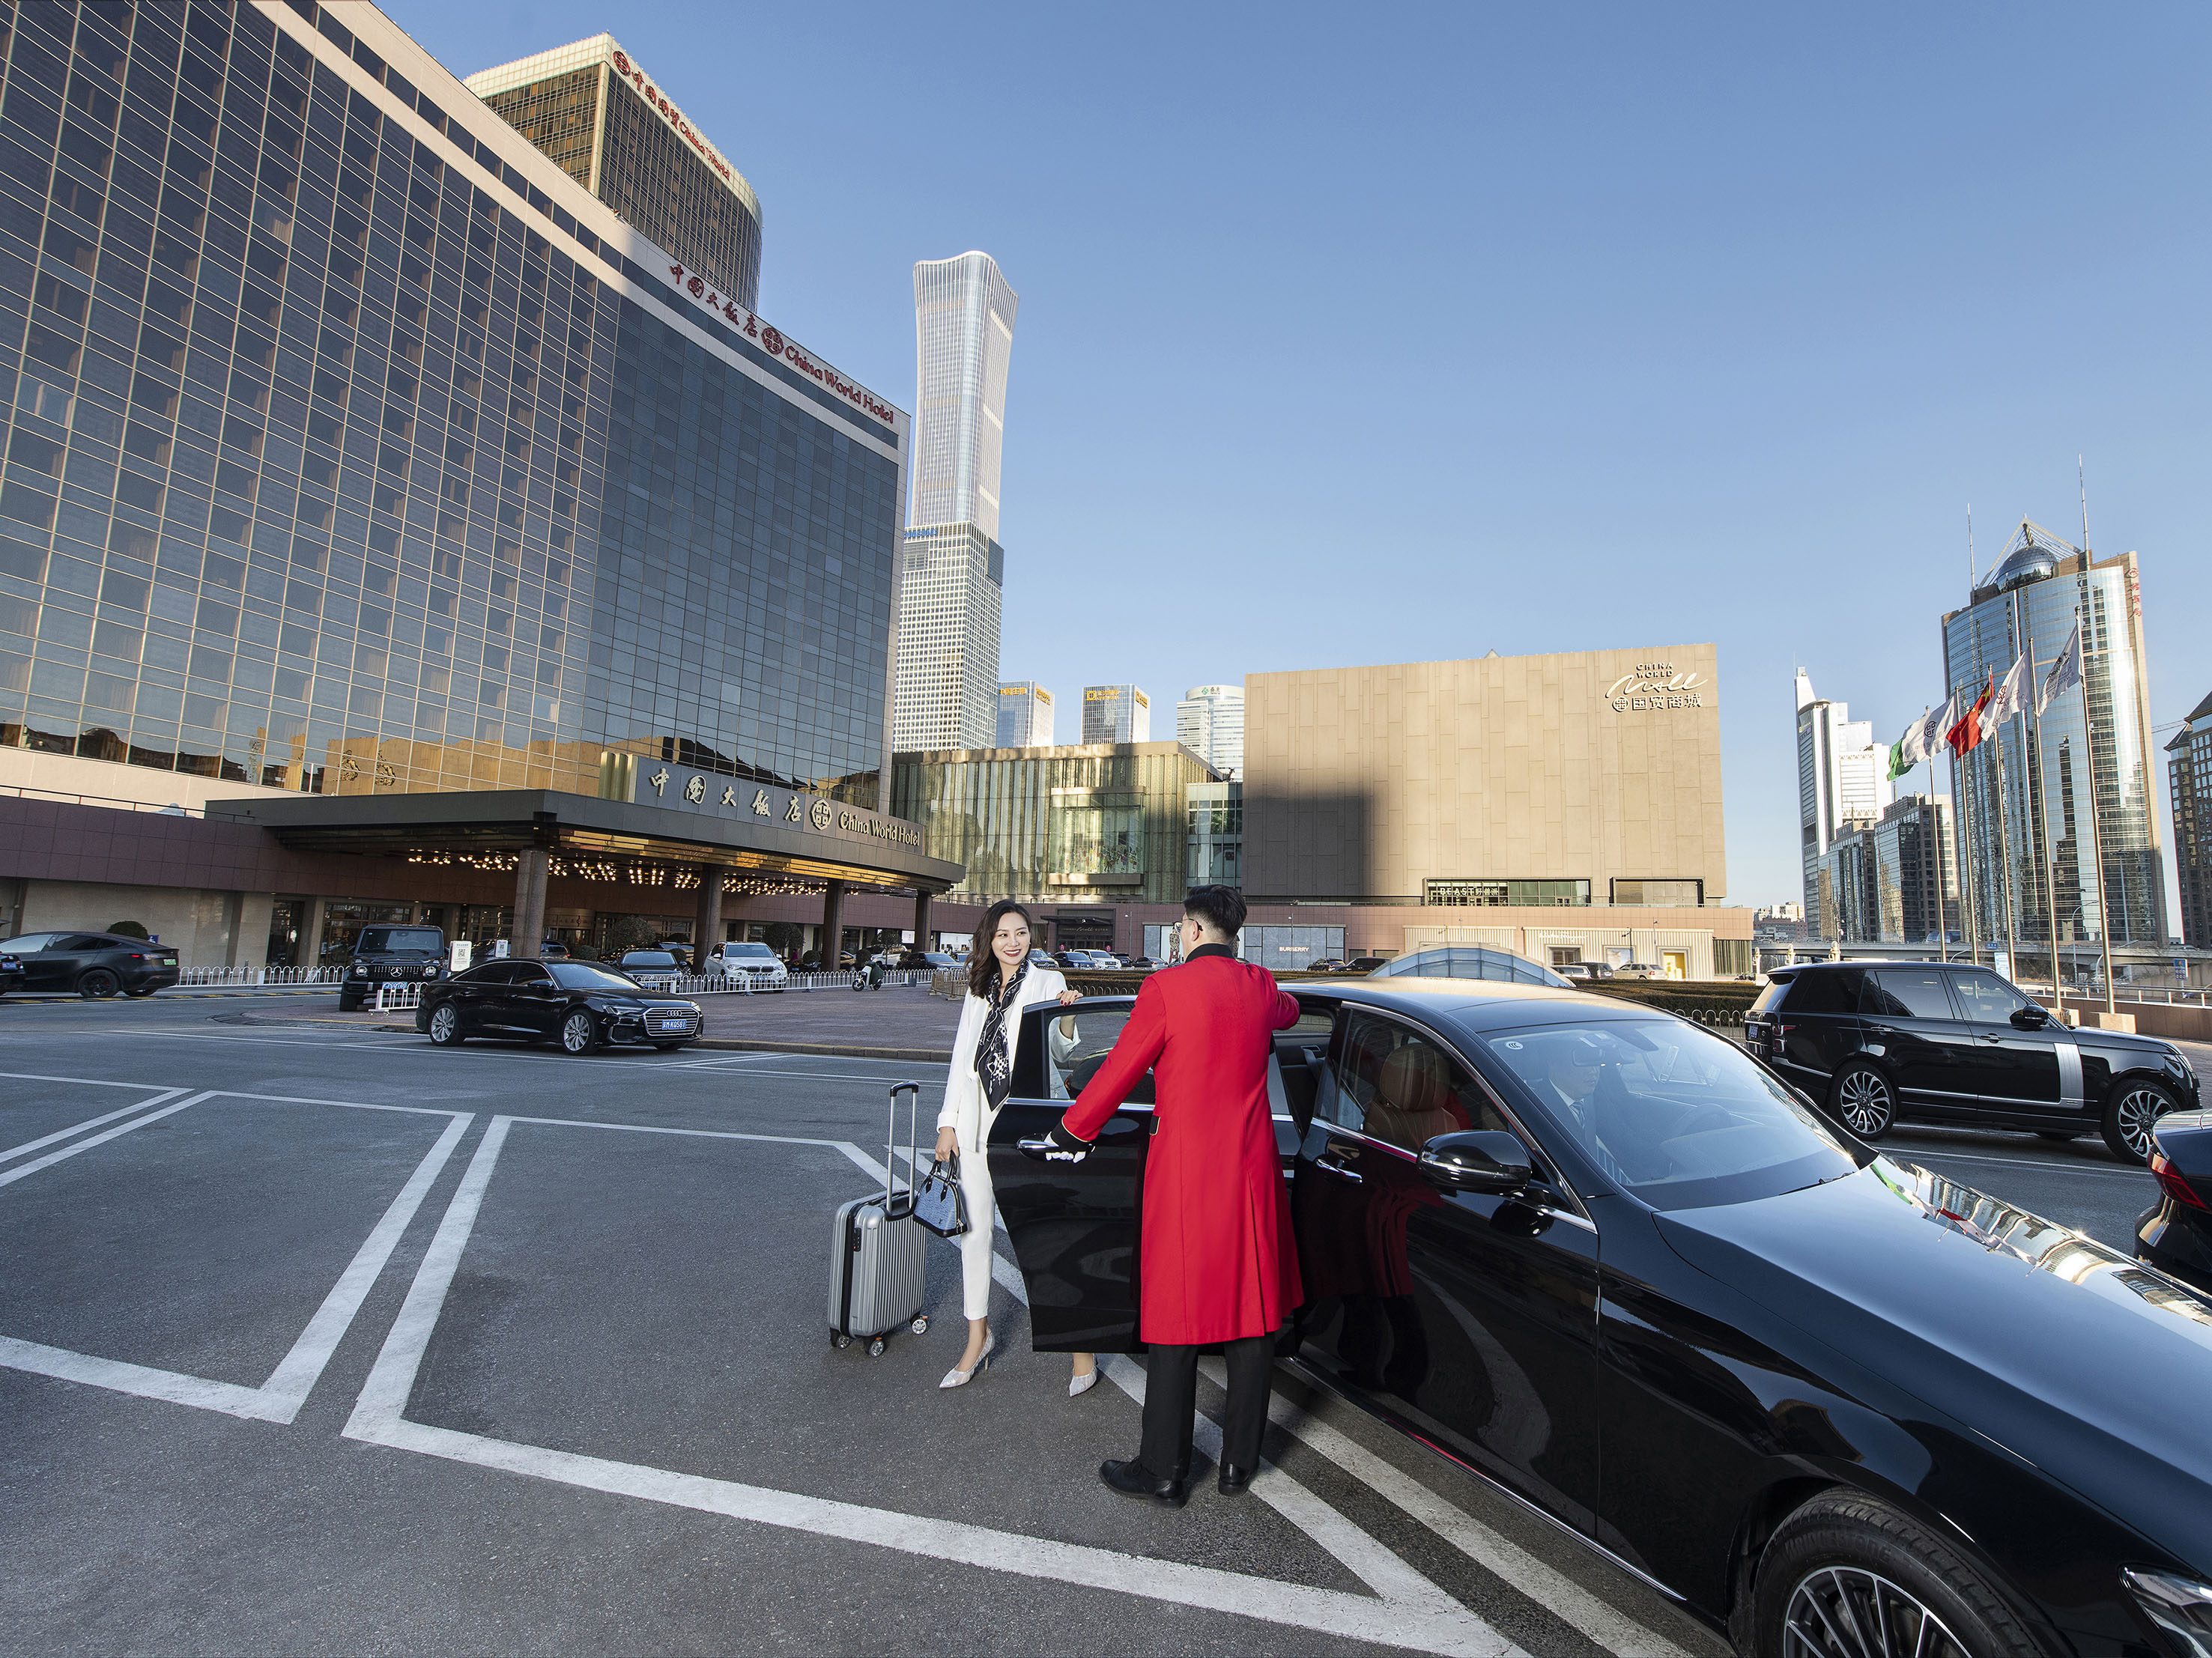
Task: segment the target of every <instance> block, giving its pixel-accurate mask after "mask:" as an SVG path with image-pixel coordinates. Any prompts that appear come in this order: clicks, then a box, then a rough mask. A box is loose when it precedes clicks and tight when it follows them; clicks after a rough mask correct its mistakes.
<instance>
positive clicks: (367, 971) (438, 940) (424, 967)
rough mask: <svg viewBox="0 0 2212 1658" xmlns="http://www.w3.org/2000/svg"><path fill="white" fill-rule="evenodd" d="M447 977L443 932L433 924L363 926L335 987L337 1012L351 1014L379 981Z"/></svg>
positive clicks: (390, 982)
mask: <svg viewBox="0 0 2212 1658" xmlns="http://www.w3.org/2000/svg"><path fill="white" fill-rule="evenodd" d="M445 976H446V935H445V934H444V933H443V932H441V931H439V929H437V928H436V927H434V926H365V927H363V928H362V930H361V936H360V937H359V938H356V939H355V940H354V946H353V961H352V963H350V964H349V966H348V967H347V969H346V975H345V981H344V982H343V984H341V985H340V986H339V987H338V1011H340V1012H341V1013H351V1012H353V1011H355V1010H356V1009H357V1008H359V1007H360V1006H361V1005H362V1003H363V1002H364V1001H367V1000H368V999H369V998H370V997H371V996H374V994H375V993H376V987H377V986H378V985H380V984H393V983H398V984H405V983H408V982H410V981H412V982H416V983H420V982H422V981H425V980H430V979H442V978H444V977H445Z"/></svg>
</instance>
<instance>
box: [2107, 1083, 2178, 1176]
mask: <svg viewBox="0 0 2212 1658" xmlns="http://www.w3.org/2000/svg"><path fill="white" fill-rule="evenodd" d="M2172 1109H2173V1102H2172V1100H2169V1099H2168V1098H2166V1096H2165V1095H2164V1094H2162V1093H2160V1091H2159V1090H2157V1089H2155V1088H2151V1087H2148V1086H2146V1085H2143V1084H2137V1085H2136V1086H2135V1087H2133V1088H2130V1089H2129V1090H2128V1091H2127V1092H2126V1093H2124V1094H2123V1095H2121V1096H2120V1097H2119V1101H2118V1103H2117V1104H2116V1105H2114V1107H2113V1108H2112V1120H2113V1127H2116V1128H2118V1130H2119V1131H2120V1138H2121V1139H2124V1140H2125V1141H2126V1142H2127V1146H2128V1150H2129V1151H2132V1152H2133V1153H2135V1155H2136V1157H2138V1158H2140V1159H2141V1160H2142V1161H2143V1162H2145V1163H2148V1162H2149V1161H2150V1127H2151V1125H2152V1124H2153V1123H2154V1122H2156V1121H2158V1120H2159V1119H2160V1117H2162V1116H2164V1115H2165V1114H2166V1113H2167V1112H2169V1111H2171V1110H2172Z"/></svg>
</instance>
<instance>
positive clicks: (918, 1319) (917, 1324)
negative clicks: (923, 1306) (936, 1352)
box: [907, 1313, 929, 1336]
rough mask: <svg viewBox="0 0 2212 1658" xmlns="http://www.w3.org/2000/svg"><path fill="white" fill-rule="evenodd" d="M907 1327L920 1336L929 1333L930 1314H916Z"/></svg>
mask: <svg viewBox="0 0 2212 1658" xmlns="http://www.w3.org/2000/svg"><path fill="white" fill-rule="evenodd" d="M907 1328H908V1329H909V1330H911V1331H913V1332H914V1333H915V1334H916V1335H918V1336H926V1335H927V1334H928V1333H929V1315H928V1314H927V1313H921V1314H918V1315H916V1316H915V1321H914V1322H913V1323H911V1324H909V1325H908V1326H907Z"/></svg>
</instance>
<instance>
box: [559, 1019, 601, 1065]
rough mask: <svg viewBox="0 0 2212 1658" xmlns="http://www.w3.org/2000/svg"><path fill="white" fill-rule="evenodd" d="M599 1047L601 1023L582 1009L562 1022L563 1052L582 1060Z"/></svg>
mask: <svg viewBox="0 0 2212 1658" xmlns="http://www.w3.org/2000/svg"><path fill="white" fill-rule="evenodd" d="M598 1047H599V1021H598V1020H597V1019H594V1018H593V1017H592V1016H591V1015H590V1014H589V1013H586V1011H584V1010H583V1009H582V1008H578V1009H577V1010H576V1011H574V1012H573V1013H571V1014H569V1015H568V1017H567V1018H565V1019H563V1020H562V1021H561V1051H562V1053H564V1054H574V1055H575V1056H576V1057H577V1058H579V1059H581V1058H582V1057H583V1056H584V1055H585V1054H589V1053H592V1051H593V1050H594V1049H596V1048H598Z"/></svg>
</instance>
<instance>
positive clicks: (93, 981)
mask: <svg viewBox="0 0 2212 1658" xmlns="http://www.w3.org/2000/svg"><path fill="white" fill-rule="evenodd" d="M121 987H122V986H121V983H120V981H118V979H117V978H116V976H115V975H113V974H112V973H110V972H109V971H108V970H107V969H106V968H104V967H96V968H94V969H92V971H91V972H89V973H88V974H86V975H84V976H83V977H82V978H81V979H79V980H78V981H76V993H77V994H78V995H80V996H82V997H83V998H84V999H86V1000H87V1001H89V1002H104V1001H106V999H108V998H109V997H110V996H112V995H113V994H114V993H116V992H117V991H118V989H120V988H121Z"/></svg>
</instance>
